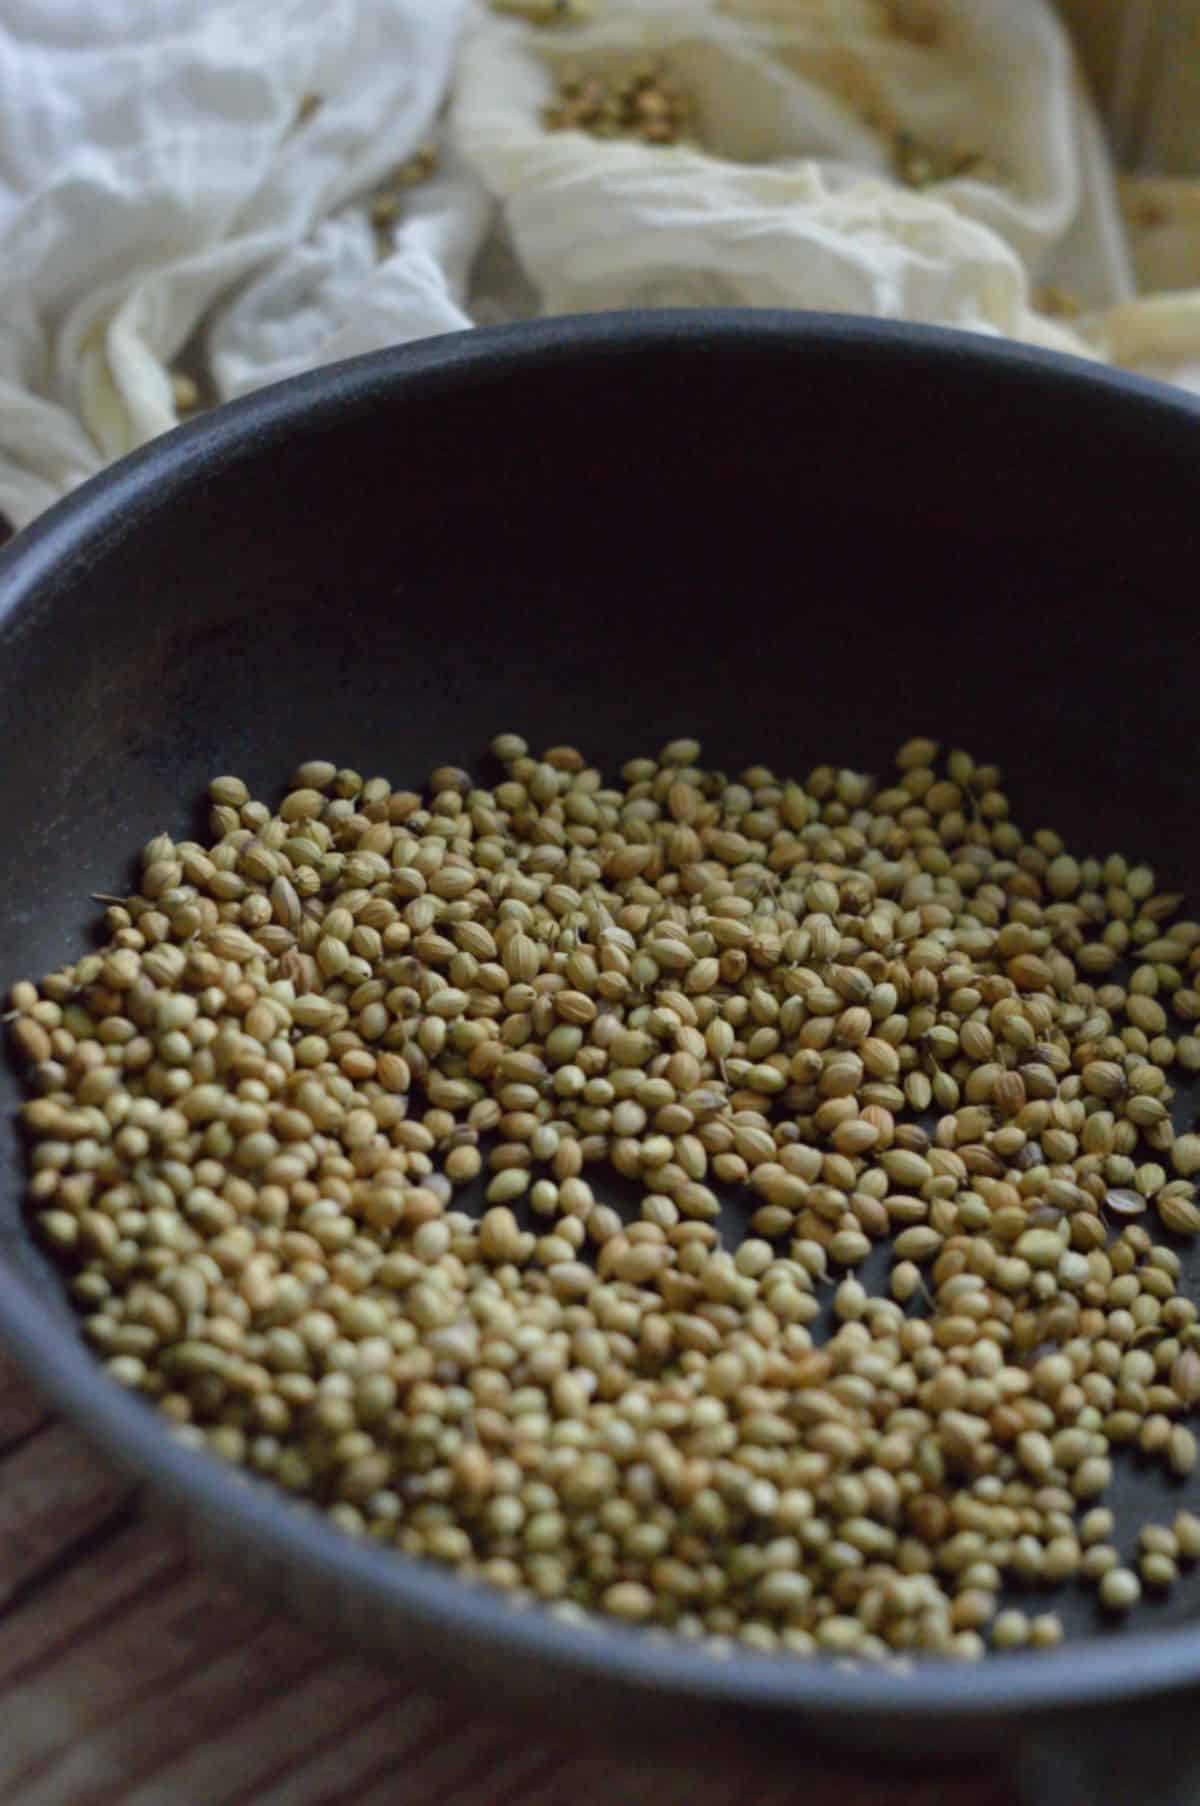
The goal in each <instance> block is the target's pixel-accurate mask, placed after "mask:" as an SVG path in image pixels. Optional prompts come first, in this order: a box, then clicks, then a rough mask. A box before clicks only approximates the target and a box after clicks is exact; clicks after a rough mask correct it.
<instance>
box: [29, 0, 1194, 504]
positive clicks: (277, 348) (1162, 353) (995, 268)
mask: <svg viewBox="0 0 1200 1806" xmlns="http://www.w3.org/2000/svg"><path fill="white" fill-rule="evenodd" d="M595 4H596V10H597V17H596V20H595V22H594V23H592V24H589V25H586V26H584V27H582V28H571V27H559V28H545V29H539V28H536V27H534V26H530V25H525V24H522V23H520V22H517V21H513V20H512V19H510V18H501V17H499V16H496V15H492V14H491V13H489V12H487V11H486V10H484V9H483V7H482V6H481V4H480V3H479V0H319V3H318V0H202V3H197V0H2V4H0V512H3V513H4V514H6V515H7V516H8V517H9V518H10V519H11V520H12V521H13V522H14V523H16V524H18V525H23V524H24V523H25V522H27V521H29V520H30V519H32V518H33V517H34V515H36V514H37V513H38V512H39V511H40V510H41V509H42V508H44V507H45V506H47V505H48V504H49V503H50V502H51V501H53V500H54V499H55V498H56V497H58V496H59V495H62V494H64V493H65V492H66V491H67V490H69V489H70V488H71V487H73V486H74V485H75V484H76V483H78V482H79V481H80V480H82V479H83V478H84V477H86V476H88V475H90V474H91V473H92V472H93V471H95V470H97V469H99V468H100V467H101V466H102V465H103V464H104V463H105V462H107V461H108V460H109V459H111V458H113V457H115V456H119V455H120V454H121V453H123V452H125V451H127V450H129V449H131V448H132V447H134V446H136V445H138V444H141V443H143V442H144V441H145V440H147V439H149V438H151V437H153V436H154V435H155V434H156V433H158V432H161V431H163V430H164V429H165V428H167V427H169V426H171V425H172V424H174V422H175V418H176V415H175V405H174V400H173V395H172V386H171V382H170V375H169V372H170V369H171V367H172V366H173V365H174V364H175V363H176V362H177V360H178V359H179V358H180V355H181V353H184V352H185V351H186V353H187V356H188V358H189V359H190V360H191V361H193V362H194V363H196V364H198V365H199V366H200V367H201V368H202V370H203V374H204V377H205V381H206V386H207V387H208V388H209V390H210V391H211V393H212V394H213V395H214V396H215V397H216V398H218V399H227V398H229V397H231V396H233V395H237V394H240V393H243V392H245V391H247V390H249V389H252V388H254V387H256V386H258V385H259V384H261V383H264V382H269V381H272V380H275V379H276V378H278V377H281V376H285V375H289V374H292V373H293V372H295V371H298V370H303V369H307V368H311V367H312V366H314V365H317V364H321V363H325V362H328V361H331V360H333V359H335V358H339V357H344V356H348V355H350V354H352V353H354V352H358V351H365V350H370V349H373V348H376V347H379V346H383V345H389V344H397V343H403V342H406V341H409V340H413V339H417V338H421V337H423V336H426V335H428V334H431V333H437V332H444V331H448V330H454V329H456V328H460V327H466V326H470V325H471V324H474V323H482V322H486V321H492V320H496V319H505V318H513V317H519V316H522V315H526V314H532V313H544V314H553V313H561V312H566V311H577V310H588V309H593V308H602V307H622V306H629V305H638V306H654V305H664V304H688V303H695V302H702V303H716V304H725V303H742V304H750V305H767V306H796V307H815V308H829V309H834V310H850V311H855V312H860V313H869V314H877V315H890V316H894V317H899V318H903V319H911V320H921V321H937V322H943V323H946V324H949V325H955V326H961V327H968V328H971V329H974V330H978V331H981V332H990V333H1001V334H1008V335H1012V336H1014V337H1017V338H1021V339H1024V340H1027V341H1029V342H1032V343H1036V344H1042V345H1049V346H1056V347H1060V348H1063V349H1067V350H1074V351H1078V352H1082V353H1084V354H1085V355H1093V356H1098V357H1111V358H1114V359H1118V360H1120V361H1122V362H1125V363H1128V364H1130V365H1131V366H1132V367H1135V368H1143V369H1147V370H1151V371H1153V372H1154V373H1155V374H1165V375H1167V376H1171V377H1176V378H1180V379H1183V380H1190V381H1193V382H1195V383H1196V386H1197V387H1200V288H1190V289H1189V288H1186V287H1178V288H1176V289H1175V290H1174V292H1172V293H1170V294H1169V295H1159V296H1152V297H1150V298H1149V299H1140V298H1137V296H1136V292H1135V277H1134V262H1133V259H1132V257H1131V251H1130V243H1129V236H1128V233H1127V230H1126V224H1125V220H1124V218H1123V215H1122V211H1121V205H1120V202H1119V199H1118V195H1117V192H1116V188H1115V185H1114V182H1113V177H1112V172H1111V170H1110V167H1109V161H1108V157H1107V153H1106V151H1105V148H1104V144H1103V140H1102V137H1101V134H1100V132H1099V129H1098V127H1097V124H1096V121H1095V119H1094V117H1093V114H1092V109H1091V106H1090V103H1089V102H1088V100H1087V98H1086V95H1085V93H1084V91H1083V88H1082V85H1081V82H1080V80H1079V77H1078V74H1077V71H1076V67H1075V64H1074V60H1073V58H1072V54H1071V51H1070V48H1069V44H1068V40H1067V37H1066V35H1065V32H1064V30H1063V27H1062V26H1061V24H1060V23H1059V21H1058V19H1057V17H1056V16H1055V14H1054V13H1053V12H1052V10H1051V9H1050V8H1049V7H1048V6H1047V5H1046V4H1045V3H1044V0H906V7H905V10H906V11H907V12H908V13H910V14H911V13H912V12H913V11H914V10H915V11H917V12H918V13H921V14H923V15H925V16H926V17H927V22H928V25H929V30H928V31H926V30H924V29H918V30H916V31H915V32H912V33H907V34H906V33H904V32H898V31H897V30H896V29H895V26H894V23H893V22H891V14H892V12H893V11H894V10H895V8H894V0H893V5H892V6H889V5H888V4H885V3H884V0H595ZM920 22H921V21H919V23H920ZM646 54H651V55H657V54H661V56H662V57H663V59H664V61H666V62H669V64H670V66H671V69H672V71H673V72H674V73H675V74H676V75H677V77H678V79H679V80H680V81H681V82H682V83H683V84H685V85H686V86H687V87H688V88H689V89H690V90H691V91H692V92H693V93H694V95H695V96H696V98H697V101H698V104H699V120H700V126H699V143H698V144H697V145H695V146H693V145H682V146H671V147H660V146H651V145H647V144H643V143H633V142H627V141H616V140H598V139H594V138H591V137H588V136H586V135H585V134H583V133H580V132H575V131H568V132H557V133H555V132H548V131H547V130H546V129H545V128H544V126H543V124H542V112H543V109H544V107H545V105H546V102H547V100H548V99H549V97H550V94H551V92H552V90H553V86H554V80H555V73H556V70H557V69H558V68H559V67H560V66H561V64H562V63H563V62H565V61H571V62H575V63H577V64H579V65H580V66H582V67H585V68H586V67H591V66H593V65H594V66H596V67H598V68H604V67H609V66H613V65H616V66H620V65H622V64H624V63H626V62H627V61H628V60H630V59H631V58H633V57H635V56H639V55H646ZM313 95H316V96H320V105H319V106H317V107H315V109H310V108H308V107H306V105H305V97H306V96H313ZM896 128H903V129H906V130H908V131H910V132H911V133H912V134H913V135H914V137H916V138H917V139H919V140H921V141H923V142H929V143H931V144H934V145H940V146H949V145H952V144H955V143H959V144H962V145H965V146H968V147H970V148H971V149H972V150H976V151H978V152H980V153H982V154H983V155H985V156H986V157H987V158H988V160H989V162H990V163H991V164H992V165H993V166H994V167H995V169H996V171H997V172H998V177H999V179H998V180H996V179H990V180H983V179H978V178H973V177H970V176H965V177H960V178H958V179H955V180H952V181H949V182H945V183H939V184H937V185H936V186H934V187H931V188H927V189H924V190H922V191H919V192H917V191H913V190H910V189H907V188H905V187H903V186H902V185H901V184H900V183H899V182H898V181H897V180H896V178H895V175H894V173H893V169H892V162H891V155H890V151H889V148H888V147H889V144H890V133H891V131H893V130H894V129H896ZM431 137H434V138H436V140H437V142H438V145H439V150H440V159H439V164H438V168H437V172H436V173H435V174H434V176H433V177H432V178H431V179H430V180H429V181H427V182H425V183H423V184H421V185H420V186H418V187H415V188H413V189H411V190H409V191H408V192H407V193H406V194H405V196H404V204H403V206H402V209H401V212H400V215H399V218H398V220H397V223H396V225H395V226H394V227H393V228H391V229H390V230H389V234H388V242H386V243H385V244H384V245H383V247H382V249H381V247H380V242H379V234H378V233H377V231H376V229H375V227H374V226H373V225H372V224H371V221H370V217H369V213H368V207H369V202H370V198H371V195H372V192H373V191H374V190H376V189H377V188H378V187H379V185H380V184H381V183H384V182H385V181H386V179H387V177H388V176H389V174H390V172H392V171H393V170H394V169H395V167H396V166H397V165H398V164H399V163H401V162H402V161H403V160H404V159H405V158H406V157H408V156H409V155H410V154H411V153H412V151H413V150H414V149H415V147H416V146H417V145H418V144H419V143H420V142H421V141H422V140H425V139H428V138H431ZM1188 224H1191V225H1194V228H1195V232H1196V237H1195V239H1194V240H1192V241H1190V242H1192V243H1195V244H1196V245H1197V246H1200V218H1197V219H1196V220H1194V221H1191V220H1190V216H1189V221H1188V222H1185V224H1184V225H1181V226H1179V227H1178V230H1177V233H1176V237H1177V238H1178V235H1179V233H1180V232H1185V231H1186V230H1187V229H1188ZM1139 243H1141V241H1140V240H1139V239H1138V238H1137V236H1136V233H1135V239H1134V247H1133V248H1134V250H1135V251H1137V250H1138V247H1139ZM1158 261H1159V263H1160V264H1161V263H1162V262H1163V259H1162V258H1161V257H1160V258H1159V260H1158ZM1169 261H1170V267H1171V268H1172V269H1174V270H1183V271H1185V272H1187V275H1188V279H1189V280H1190V281H1192V282H1200V249H1198V250H1197V251H1196V253H1195V254H1194V255H1192V254H1190V253H1185V252H1184V251H1182V250H1180V249H1179V247H1178V245H1176V247H1175V251H1174V253H1173V256H1172V259H1171V260H1169ZM1148 262H1149V264H1150V265H1151V266H1153V264H1154V259H1153V257H1152V256H1151V257H1148V255H1147V254H1146V253H1145V251H1144V247H1143V251H1142V254H1140V255H1139V257H1138V269H1139V270H1141V269H1143V268H1144V267H1145V266H1146V265H1147V263H1148ZM1043 285H1054V287H1055V288H1057V289H1059V290H1062V291H1069V292H1070V293H1072V294H1073V295H1075V296H1077V297H1078V298H1079V301H1080V304H1081V312H1080V314H1079V317H1078V318H1076V319H1072V320H1069V321H1068V320H1064V319H1061V318H1054V317H1051V315H1050V314H1049V313H1047V312H1045V311H1040V310H1039V303H1038V296H1039V293H1040V292H1041V289H1042V286H1043Z"/></svg>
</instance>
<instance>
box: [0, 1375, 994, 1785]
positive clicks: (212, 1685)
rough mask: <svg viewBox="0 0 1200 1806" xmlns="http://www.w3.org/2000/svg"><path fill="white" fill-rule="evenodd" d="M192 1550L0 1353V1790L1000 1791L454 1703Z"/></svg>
mask: <svg viewBox="0 0 1200 1806" xmlns="http://www.w3.org/2000/svg"><path fill="white" fill-rule="evenodd" d="M432 1679H433V1677H430V1676H429V1675H427V1674H407V1673H404V1672H397V1671H396V1669H395V1668H394V1667H392V1668H385V1667H382V1666H380V1667H370V1666H366V1665H363V1664H360V1663H356V1662H353V1661H348V1660H346V1659H344V1658H343V1657H341V1656H339V1655H336V1654H334V1653H333V1652H331V1651H330V1649H329V1648H328V1647H326V1645H325V1644H324V1643H323V1642H322V1641H321V1640H320V1639H319V1638H318V1637H315V1636H313V1635H312V1633H311V1632H309V1631H307V1630H303V1629H301V1628H299V1627H298V1626H297V1625H295V1624H293V1623H291V1622H290V1621H289V1620H287V1619H286V1618H282V1617H280V1616H278V1615H277V1614H275V1613H272V1612H270V1611H268V1610H266V1609H264V1608H263V1607H262V1606H261V1605H259V1604H258V1603H257V1601H255V1600H254V1599H252V1598H249V1597H247V1596H246V1594H245V1593H244V1591H242V1590H241V1589H238V1588H234V1587H232V1586H230V1585H229V1583H228V1582H226V1581H225V1580H223V1579H222V1578H220V1577H219V1576H217V1575H215V1574H214V1573H212V1572H211V1571H209V1570H207V1569H205V1568H203V1567H201V1566H199V1565H197V1564H196V1562H195V1561H194V1560H193V1558H192V1557H191V1556H190V1555H189V1554H188V1553H187V1552H186V1551H185V1550H184V1548H183V1546H182V1543H181V1541H180V1539H179V1538H178V1537H177V1536H176V1535H175V1533H173V1532H172V1531H170V1530H168V1529H166V1528H164V1527H163V1526H162V1525H161V1524H160V1523H158V1522H157V1521H155V1520H154V1519H153V1518H152V1517H151V1516H150V1515H149V1514H148V1513H147V1512H146V1511H145V1510H144V1508H143V1507H142V1505H141V1503H140V1501H139V1500H138V1498H137V1497H136V1495H135V1493H134V1492H133V1491H132V1490H131V1488H130V1487H129V1485H128V1483H127V1482H124V1481H120V1480H117V1479H115V1478H114V1477H113V1476H112V1475H111V1474H110V1473H108V1472H107V1470H106V1469H105V1467H104V1466H103V1464H102V1463H101V1462H100V1461H98V1460H97V1458H96V1456H95V1455H94V1454H93V1452H92V1451H91V1450H90V1449H89V1448H88V1447H87V1446H86V1444H85V1443H84V1442H83V1440H82V1439H81V1438H80V1437H79V1436H77V1435H76V1434H75V1432H74V1431H73V1430H71V1429H70V1428H69V1427H68V1426H66V1425H64V1424H61V1423H55V1422H53V1421H52V1420H51V1418H50V1416H49V1414H48V1413H47V1412H46V1411H45V1410H44V1409H43V1408H42V1407H41V1406H40V1405H39V1404H38V1402H37V1401H36V1400H35V1399H34V1398H33V1396H32V1395H31V1393H30V1392H29V1390H28V1388H27V1387H26V1386H25V1385H24V1382H23V1381H22V1380H21V1379H20V1378H19V1376H18V1375H17V1374H16V1373H15V1371H14V1370H13V1369H12V1368H11V1366H8V1365H7V1364H6V1363H5V1361H4V1358H3V1357H2V1356H0V1806H567V1803H568V1802H569V1806H1009V1797H1008V1795H1007V1794H1006V1793H1005V1792H1004V1791H1003V1790H1001V1791H995V1790H994V1789H989V1785H988V1783H986V1782H980V1781H979V1780H978V1779H975V1780H973V1781H967V1782H964V1781H961V1780H944V1779H943V1780H937V1779H931V1780H929V1781H928V1782H910V1781H897V1782H896V1783H894V1784H891V1785H889V1784H886V1783H884V1784H874V1785H871V1786H866V1785H864V1786H862V1787H858V1788H856V1787H854V1786H847V1784H846V1782H845V1780H844V1779H841V1780H834V1779H832V1778H831V1777H829V1776H827V1775H822V1774H820V1773H814V1772H813V1770H812V1767H811V1764H810V1763H809V1762H807V1761H806V1760H805V1757H804V1753H803V1751H801V1750H798V1751H797V1773H796V1778H795V1781H794V1783H792V1782H788V1781H782V1782H780V1783H779V1784H777V1785H775V1786H773V1787H770V1788H759V1789H757V1790H755V1791H749V1790H747V1788H746V1786H745V1785H744V1784H742V1785H739V1784H738V1781H737V1777H736V1776H735V1775H724V1776H718V1777H715V1778H714V1777H712V1776H709V1775H700V1774H697V1773H694V1772H687V1771H684V1770H681V1769H678V1768H673V1767H667V1766H652V1765H648V1764H647V1763H646V1762H645V1761H644V1759H633V1760H631V1759H630V1758H629V1756H628V1755H622V1753H621V1752H620V1751H613V1750H611V1749H609V1750H603V1751H598V1750H595V1749H584V1748H580V1747H579V1746H578V1745H574V1744H572V1743H571V1742H569V1741H567V1740H566V1739H562V1740H555V1739H553V1738H549V1737H546V1736H543V1735H541V1734H540V1732H539V1731H531V1729H530V1727H529V1726H527V1725H525V1724H523V1723H521V1722H520V1721H516V1720H513V1719H512V1718H502V1717H500V1716H498V1715H497V1716H494V1717H493V1716H489V1715H487V1714H483V1713H475V1714H472V1713H465V1712H464V1710H463V1708H462V1706H461V1705H460V1704H450V1703H448V1702H447V1701H445V1700H443V1699H441V1698H439V1697H438V1695H437V1690H436V1686H435V1685H434V1684H432Z"/></svg>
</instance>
